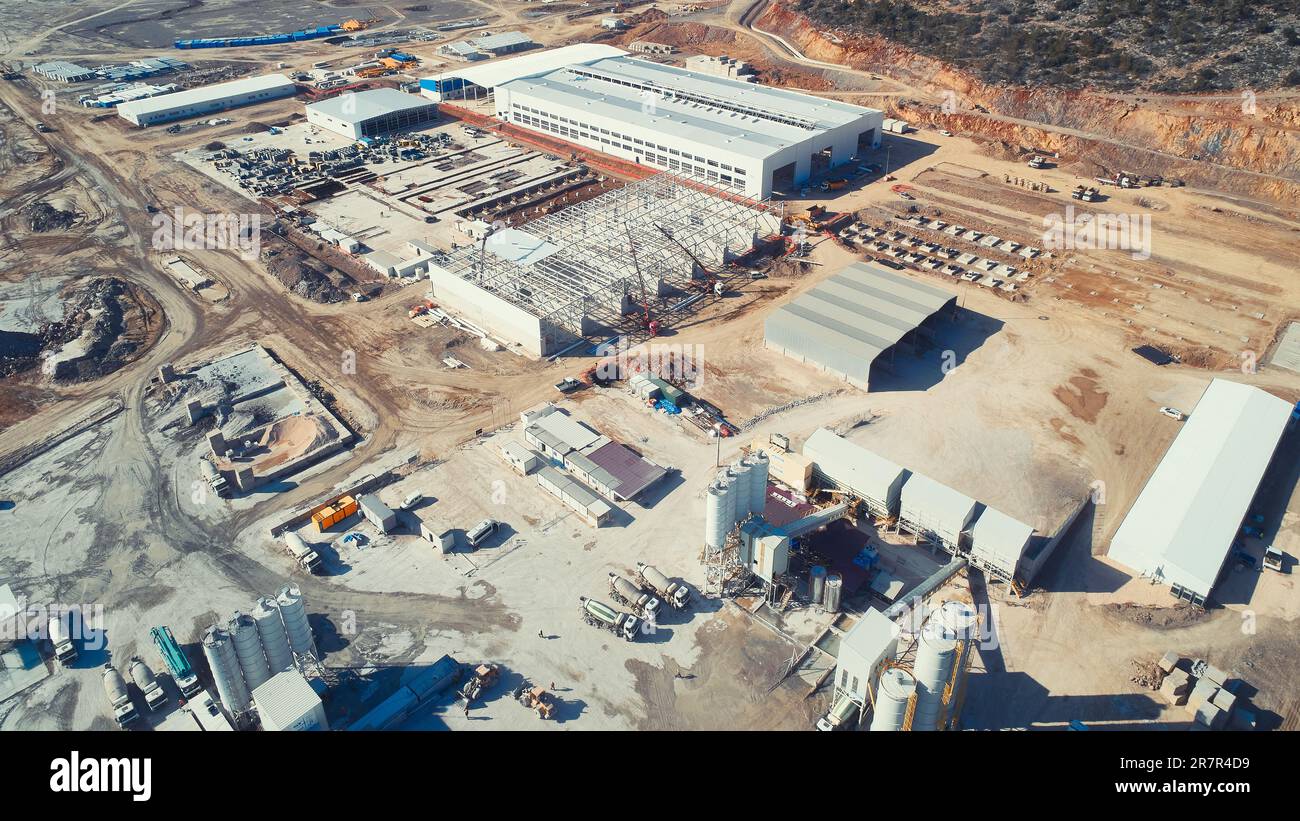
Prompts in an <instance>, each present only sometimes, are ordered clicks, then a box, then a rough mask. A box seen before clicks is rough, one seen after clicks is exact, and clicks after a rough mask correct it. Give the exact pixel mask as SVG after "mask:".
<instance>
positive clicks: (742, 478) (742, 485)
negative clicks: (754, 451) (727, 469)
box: [731, 459, 754, 522]
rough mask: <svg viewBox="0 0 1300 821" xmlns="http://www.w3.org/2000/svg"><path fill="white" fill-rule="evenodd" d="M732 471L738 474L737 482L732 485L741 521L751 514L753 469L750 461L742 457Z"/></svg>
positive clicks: (737, 516)
mask: <svg viewBox="0 0 1300 821" xmlns="http://www.w3.org/2000/svg"><path fill="white" fill-rule="evenodd" d="M731 471H732V473H734V474H735V475H736V482H735V484H734V485H732V488H733V491H732V492H733V493H734V494H735V496H736V521H737V522H739V521H741V520H742V519H744V518H745V517H746V516H748V515H749V513H750V510H749V503H750V501H751V499H752V498H753V497H752V496H751V494H752V493H753V485H752V484H751V481H752V476H753V473H754V471H753V469H751V468H750V466H749V462H748V461H747V460H745V459H741V460H740V461H739V462H737V463H736V464H735V465H734V466H733V467H732V468H731Z"/></svg>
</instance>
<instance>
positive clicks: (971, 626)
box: [935, 601, 979, 729]
mask: <svg viewBox="0 0 1300 821" xmlns="http://www.w3.org/2000/svg"><path fill="white" fill-rule="evenodd" d="M935 618H937V619H939V621H940V623H941V624H943V626H944V628H945V629H947V630H948V631H949V632H950V633H951V634H952V637H953V639H954V640H956V642H957V655H956V657H955V658H954V660H953V663H954V664H955V665H957V669H956V670H955V671H954V674H953V675H952V678H951V680H952V683H953V688H952V697H951V698H950V699H949V702H948V704H946V705H944V709H943V710H942V711H941V712H940V715H939V722H938V727H939V729H944V728H945V727H947V726H948V724H949V722H950V721H951V720H952V719H953V712H952V711H953V709H954V708H955V707H956V705H957V704H958V702H960V700H961V699H960V694H961V692H962V691H963V690H964V689H965V687H966V674H967V671H968V670H969V669H970V664H969V660H970V654H971V653H973V652H975V643H976V642H977V641H979V614H978V613H977V612H976V610H975V608H974V607H973V606H971V605H969V604H966V603H965V602H957V601H950V602H944V604H943V606H942V607H940V608H939V612H938V613H937V614H935Z"/></svg>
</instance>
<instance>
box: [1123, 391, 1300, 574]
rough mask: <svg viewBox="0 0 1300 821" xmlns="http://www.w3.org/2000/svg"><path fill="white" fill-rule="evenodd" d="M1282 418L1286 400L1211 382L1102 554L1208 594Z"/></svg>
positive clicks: (1286, 411) (1288, 408) (1280, 428)
mask: <svg viewBox="0 0 1300 821" xmlns="http://www.w3.org/2000/svg"><path fill="white" fill-rule="evenodd" d="M1290 416H1291V405H1290V404H1289V403H1287V402H1284V401H1282V400H1281V399H1278V398H1277V397H1276V396H1273V395H1272V394H1269V393H1265V392H1264V391H1262V390H1260V389H1259V388H1254V387H1251V386H1249V385H1242V384H1240V383H1237V382H1231V381H1228V380H1226V379H1215V380H1214V381H1212V382H1211V383H1210V385H1209V387H1207V388H1206V389H1205V393H1203V394H1202V395H1201V399H1200V402H1198V403H1197V405H1196V408H1195V410H1193V411H1192V415H1191V416H1190V417H1189V418H1188V420H1187V422H1185V423H1184V424H1183V429H1182V430H1181V431H1179V433H1178V437H1177V438H1176V439H1174V442H1173V444H1172V445H1170V446H1169V450H1168V451H1167V452H1166V453H1165V455H1164V458H1163V459H1161V460H1160V464H1159V465H1157V466H1156V469H1155V471H1154V472H1153V473H1152V474H1151V478H1150V479H1149V480H1147V483H1146V486H1145V487H1144V488H1143V489H1142V493H1141V494H1140V495H1139V496H1138V498H1137V501H1136V502H1134V503H1133V507H1132V508H1131V509H1130V510H1129V512H1128V515H1127V516H1125V517H1124V522H1123V524H1121V525H1120V527H1119V530H1118V531H1116V533H1115V537H1114V539H1112V540H1111V546H1110V552H1109V554H1108V555H1109V556H1110V557H1111V558H1112V559H1114V560H1115V561H1117V562H1120V563H1121V564H1124V565H1127V566H1128V567H1130V568H1132V569H1134V570H1136V571H1138V572H1139V573H1140V574H1142V575H1146V576H1154V577H1156V578H1160V579H1163V580H1165V581H1167V582H1170V583H1173V584H1180V585H1182V586H1184V587H1187V588H1188V589H1191V590H1194V591H1196V592H1197V593H1200V594H1201V595H1203V596H1208V595H1209V593H1210V590H1211V589H1212V588H1213V587H1214V582H1215V580H1216V579H1217V578H1218V575H1219V571H1220V570H1221V569H1222V567H1223V561H1224V559H1225V558H1226V557H1227V555H1228V551H1229V550H1230V549H1231V548H1232V541H1233V539H1234V538H1235V537H1236V535H1237V528H1239V527H1240V526H1241V522H1242V520H1243V519H1245V517H1246V513H1247V511H1248V509H1249V507H1250V502H1251V500H1252V499H1253V498H1254V496H1255V491H1256V490H1257V489H1258V487H1259V482H1260V479H1261V478H1262V477H1263V475H1264V471H1265V470H1266V469H1267V468H1268V463H1269V461H1270V460H1271V459H1272V458H1273V452H1274V450H1276V448H1277V443H1278V440H1279V439H1281V437H1282V433H1283V431H1284V430H1285V429H1286V424H1287V420H1288V419H1289V418H1290Z"/></svg>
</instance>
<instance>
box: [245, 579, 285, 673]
mask: <svg viewBox="0 0 1300 821" xmlns="http://www.w3.org/2000/svg"><path fill="white" fill-rule="evenodd" d="M253 621H255V622H257V632H258V635H260V636H261V637H262V652H264V653H266V663H267V665H268V666H270V668H271V675H275V674H276V673H280V672H283V671H285V670H288V669H289V668H290V667H292V666H293V651H292V650H291V649H290V648H289V636H288V635H287V634H286V633H285V632H284V622H283V621H281V620H280V608H279V607H278V606H277V605H276V603H275V600H274V599H272V598H270V597H268V596H263V597H262V598H260V599H258V600H257V605H256V606H255V607H254V608H253Z"/></svg>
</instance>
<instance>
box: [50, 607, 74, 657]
mask: <svg viewBox="0 0 1300 821" xmlns="http://www.w3.org/2000/svg"><path fill="white" fill-rule="evenodd" d="M76 618H77V612H76V611H75V610H67V611H65V612H63V613H59V614H58V615H56V616H52V617H51V618H50V644H53V645H54V657H55V658H56V659H58V660H59V664H62V665H63V666H64V667H67V666H68V665H69V664H71V663H72V662H74V661H76V660H77V645H75V644H73V643H72V624H73V620H74V619H76Z"/></svg>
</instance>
